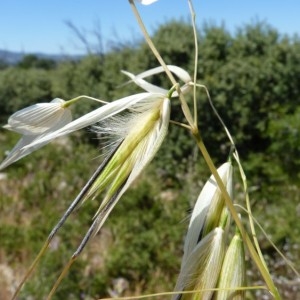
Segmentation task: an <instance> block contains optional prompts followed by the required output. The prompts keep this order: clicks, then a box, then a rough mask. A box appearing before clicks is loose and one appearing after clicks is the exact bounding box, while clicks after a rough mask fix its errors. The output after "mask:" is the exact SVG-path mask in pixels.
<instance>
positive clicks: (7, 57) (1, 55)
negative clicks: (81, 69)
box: [0, 49, 82, 65]
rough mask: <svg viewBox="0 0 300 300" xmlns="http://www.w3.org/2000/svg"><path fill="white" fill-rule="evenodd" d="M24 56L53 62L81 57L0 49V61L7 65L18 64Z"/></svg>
mask: <svg viewBox="0 0 300 300" xmlns="http://www.w3.org/2000/svg"><path fill="white" fill-rule="evenodd" d="M26 55H35V56H37V57H38V58H45V59H51V60H54V61H62V60H78V59H80V58H81V57H82V56H80V55H64V54H45V53H24V52H14V51H7V50H1V49H0V61H3V62H5V63H7V64H9V65H15V64H17V63H18V62H20V61H21V60H22V59H23V58H24V56H26Z"/></svg>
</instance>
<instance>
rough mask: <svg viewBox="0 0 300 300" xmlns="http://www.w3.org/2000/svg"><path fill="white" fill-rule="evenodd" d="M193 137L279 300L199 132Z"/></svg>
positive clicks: (247, 244)
mask: <svg viewBox="0 0 300 300" xmlns="http://www.w3.org/2000/svg"><path fill="white" fill-rule="evenodd" d="M193 136H194V138H195V140H196V143H197V145H198V147H199V149H200V151H201V153H202V155H203V158H204V159H205V161H206V163H207V166H208V168H209V169H210V171H211V173H212V174H213V176H214V177H215V179H216V182H217V184H218V186H219V189H220V190H221V192H222V194H223V196H224V198H225V202H226V205H227V207H228V209H229V211H230V213H231V215H232V217H233V219H234V221H235V223H236V226H237V227H238V229H239V231H240V233H241V235H242V238H243V241H244V242H245V243H246V246H247V248H248V251H249V253H250V256H251V257H252V259H253V261H254V263H255V264H256V266H257V268H258V269H259V271H260V273H261V275H262V277H263V278H264V280H265V283H266V285H267V286H268V289H269V292H270V293H271V294H272V296H273V297H274V299H276V300H281V296H280V294H279V292H278V290H277V288H276V286H275V285H274V282H273V280H272V278H271V276H270V274H269V271H268V269H267V268H266V267H265V265H264V264H263V263H262V262H261V260H260V257H259V256H258V254H257V252H256V250H255V248H254V246H253V243H252V242H251V240H250V237H249V235H248V234H247V232H246V230H245V228H244V226H243V224H242V222H241V220H240V218H239V216H238V214H237V212H236V210H235V207H234V205H233V203H232V201H231V199H230V196H229V194H228V192H227V190H226V188H225V186H224V184H223V181H222V179H221V177H220V176H219V174H218V171H217V169H216V167H215V165H214V163H213V161H212V159H211V157H210V155H209V153H208V151H207V149H206V147H205V145H204V143H203V140H202V139H201V137H200V135H199V132H193Z"/></svg>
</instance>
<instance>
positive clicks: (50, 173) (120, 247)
mask: <svg viewBox="0 0 300 300" xmlns="http://www.w3.org/2000/svg"><path fill="white" fill-rule="evenodd" d="M153 40H154V43H155V44H156V45H157V46H158V48H159V50H160V52H161V54H162V56H163V58H164V59H165V60H166V62H167V63H169V64H173V65H178V66H180V67H182V68H184V69H186V70H187V71H189V73H190V74H192V73H193V70H194V52H193V49H194V45H193V36H192V30H191V28H190V25H187V24H185V23H183V22H177V21H173V22H169V23H167V24H165V25H162V26H160V27H159V28H158V29H157V31H156V33H155V34H154V36H153ZM199 49H200V53H199V66H198V70H197V71H198V79H199V82H200V83H203V84H205V85H206V86H207V87H208V89H209V91H210V93H211V96H212V99H213V101H214V103H215V106H216V107H217V109H218V111H219V113H220V115H221V116H222V117H223V118H224V121H225V123H226V124H227V126H228V128H229V130H230V131H231V133H232V135H233V136H234V137H235V140H236V143H237V146H238V149H239V152H240V156H241V159H242V162H243V164H244V168H245V171H246V174H247V177H248V181H249V186H250V191H251V201H252V207H253V210H254V215H255V217H256V218H257V220H258V221H259V222H260V224H262V225H263V227H264V229H265V230H266V231H267V232H268V234H269V235H270V237H271V238H272V240H273V241H274V242H275V244H276V245H277V246H278V247H279V248H280V249H281V250H282V251H283V252H284V254H285V255H286V256H287V257H288V258H289V259H291V260H292V261H293V262H294V264H295V265H296V266H297V265H298V266H299V264H300V254H299V253H300V251H299V247H300V222H299V217H300V201H299V198H300V188H299V183H300V142H299V132H300V104H299V103H300V102H299V101H300V91H299V90H300V76H299V74H300V40H299V39H298V38H297V37H289V36H282V35H281V34H280V33H279V32H278V31H277V30H275V29H273V28H272V27H270V26H269V25H267V24H264V23H256V24H251V25H248V26H244V27H243V28H241V29H240V30H239V31H238V32H237V33H236V34H234V35H233V34H231V33H229V32H228V31H226V29H225V28H221V27H215V26H213V25H205V26H204V27H203V29H202V30H201V31H200V32H199ZM155 66H157V62H156V60H155V58H154V57H153V56H152V55H151V53H150V52H149V50H148V48H147V46H146V45H145V44H143V43H142V42H141V43H137V44H136V46H132V45H128V46H126V45H122V46H120V47H115V48H114V49H112V50H111V51H109V52H108V53H105V54H103V53H102V54H94V55H92V54H90V55H88V56H86V57H83V58H82V59H80V60H76V61H65V62H59V63H56V62H54V61H51V60H47V59H39V58H37V57H35V56H33V55H29V56H26V57H25V58H24V59H23V61H21V62H20V63H19V64H18V65H15V66H8V65H6V64H5V63H4V62H1V66H0V123H1V125H4V124H5V123H6V121H7V118H8V117H9V115H11V114H12V113H13V112H15V111H16V110H18V109H21V108H23V107H26V106H28V105H31V104H34V103H36V102H48V101H50V100H52V99H53V98H56V97H59V98H63V99H66V100H67V99H71V98H72V97H75V96H78V95H82V94H86V95H89V96H93V97H97V98H101V99H104V100H115V99H118V98H120V97H123V96H125V95H128V94H132V93H134V92H137V91H139V88H137V87H135V86H134V85H126V86H125V87H123V88H118V85H120V84H122V83H124V82H126V80H127V78H125V77H124V75H122V74H121V73H120V70H121V69H125V70H128V71H130V72H133V73H138V72H141V71H144V70H147V69H149V68H152V67H155ZM153 82H154V83H155V84H158V85H161V86H166V87H169V82H168V81H167V80H166V78H165V77H164V76H157V77H155V78H153ZM197 98H198V101H199V112H198V113H199V126H200V128H201V131H202V135H203V137H204V141H205V143H206V145H207V147H208V149H209V151H210V153H211V155H212V157H213V159H214V160H215V162H216V164H217V165H218V164H220V163H222V162H224V161H225V160H226V158H227V155H228V153H229V144H228V141H227V139H226V136H225V134H224V132H223V130H222V128H221V126H220V124H219V122H218V121H217V119H216V117H215V116H214V114H213V113H212V111H211V109H210V107H209V104H208V102H207V99H206V97H205V94H204V93H203V92H201V91H199V92H198V95H197ZM94 105H95V103H92V102H89V101H85V100H84V101H82V102H81V103H80V104H79V106H78V107H77V108H76V110H75V111H74V114H75V116H77V115H81V114H82V113H84V112H87V111H89V110H91V109H92V108H93V107H94ZM172 118H173V119H175V120H181V118H182V117H181V113H180V107H179V105H178V106H176V105H175V106H174V107H173V111H172ZM17 139H18V137H17V136H16V135H14V134H12V133H10V132H6V131H4V130H2V131H1V132H0V158H4V157H5V153H6V151H9V149H11V148H12V146H13V145H14V144H15V143H16V141H17ZM99 149H101V140H98V139H96V137H95V136H94V135H93V134H92V133H91V132H88V131H83V132H81V133H77V134H73V135H72V136H70V137H68V138H62V139H59V140H57V141H55V142H53V143H52V144H51V145H48V146H47V147H45V148H44V149H41V150H39V151H38V152H36V153H34V154H33V155H31V156H29V157H27V158H24V159H22V160H21V161H19V162H17V163H15V164H14V165H13V166H11V167H9V168H8V169H7V170H5V173H1V174H0V175H1V178H0V207H1V211H0V220H1V222H0V237H1V243H0V274H1V275H0V278H1V279H0V298H1V299H9V298H8V297H9V295H10V294H11V290H13V288H14V286H15V285H16V284H17V283H18V282H19V280H20V278H21V277H22V275H23V274H24V272H25V270H26V268H27V267H28V266H29V265H30V263H31V262H32V260H33V258H34V256H35V255H36V254H37V252H38V250H39V248H40V247H41V245H42V244H43V242H44V240H45V239H46V237H47V236H48V234H49V232H50V230H51V228H52V226H53V225H54V224H55V223H56V222H57V220H58V219H59V218H60V216H61V215H62V213H63V212H64V211H65V209H66V208H67V207H68V205H69V203H70V202H71V201H72V199H73V198H74V197H75V196H76V194H77V193H78V192H79V191H80V189H81V187H82V186H83V185H84V183H85V182H86V181H87V179H88V178H89V177H90V175H91V174H92V173H93V171H94V169H95V165H97V164H99V162H100V161H101V155H100V153H101V151H100V150H99ZM207 176H209V174H208V171H207V168H206V167H205V164H204V161H203V160H202V159H201V157H200V156H199V154H198V152H197V149H196V148H195V146H194V143H193V140H192V139H191V137H190V136H189V135H188V134H187V132H185V131H184V130H182V129H181V128H178V127H176V126H171V128H170V133H169V135H168V137H167V140H166V141H165V143H164V145H163V147H162V149H161V150H160V152H159V154H158V155H157V157H156V158H155V160H154V161H153V163H152V165H151V166H150V168H148V170H147V171H146V172H145V173H144V174H143V176H142V177H141V178H140V180H139V182H137V184H136V185H135V186H134V187H133V188H132V189H131V190H130V191H129V192H128V193H127V194H126V195H125V196H124V197H123V198H122V200H121V201H120V203H119V204H118V205H117V207H116V209H115V210H114V211H113V213H112V214H111V216H110V218H109V220H108V222H107V224H106V225H105V227H104V229H103V230H102V231H101V232H100V233H99V236H97V237H96V238H95V239H94V240H93V241H92V242H91V243H90V244H89V246H88V247H87V249H86V251H85V252H84V253H83V255H82V257H81V259H79V260H78V261H77V262H76V264H75V265H74V266H73V267H72V269H71V271H70V272H69V274H68V277H67V278H65V279H64V281H63V283H62V285H61V286H60V288H59V290H58V292H57V294H56V296H55V299H94V298H97V297H104V296H108V295H109V291H110V293H111V295H112V293H113V292H115V293H117V294H118V291H119V289H120V290H122V288H120V287H119V285H121V284H123V285H124V293H123V295H138V294H146V293H150V292H160V291H171V290H172V289H173V287H174V285H175V281H176V276H177V274H178V272H179V267H180V259H181V256H182V246H183V239H184V234H185V231H186V227H187V221H186V220H187V216H188V214H189V212H190V210H191V209H192V207H193V204H194V202H195V200H196V198H197V195H198V193H199V192H200V189H201V187H202V185H203V183H204V182H205V180H206V178H207ZM235 189H236V193H235V198H236V199H235V200H236V202H238V203H240V204H242V205H243V204H244V202H243V201H244V200H243V197H242V191H241V183H240V180H239V177H238V176H236V182H235ZM98 204H99V203H98V202H97V201H94V202H91V203H87V204H86V205H84V206H83V207H81V208H80V209H79V210H78V211H77V212H76V213H75V214H74V216H73V217H71V219H70V220H69V221H68V222H67V224H66V225H65V226H64V228H63V229H62V230H61V232H60V234H59V235H58V236H57V238H56V239H55V240H54V242H53V243H52V245H51V248H50V250H49V252H48V254H47V255H46V256H45V258H44V259H43V260H42V263H41V264H40V266H39V267H38V269H37V271H36V272H35V273H34V276H32V277H31V279H30V280H29V282H28V283H27V284H26V285H25V288H24V289H23V291H22V294H21V296H20V299H29V298H30V299H41V298H42V296H44V295H46V294H47V292H49V290H50V287H51V285H52V284H53V282H54V280H55V278H56V277H57V275H58V274H59V271H60V270H61V268H62V266H63V265H64V263H65V262H66V261H67V259H68V258H69V257H70V256H71V254H72V251H73V250H74V249H75V248H76V246H77V245H78V243H79V242H80V239H81V237H82V236H83V234H84V233H85V232H86V230H87V229H88V227H89V224H90V223H91V218H92V216H93V214H94V211H95V210H96V209H97V207H98ZM259 240H260V242H261V245H262V248H263V251H264V253H265V254H266V257H267V260H268V262H269V266H270V269H271V270H272V273H273V274H274V278H275V281H276V282H277V283H278V285H279V287H280V290H281V292H282V294H283V296H284V298H285V299H296V298H297V297H300V295H299V293H300V291H299V290H300V289H299V281H297V279H296V278H295V276H294V275H293V273H292V272H291V271H290V269H289V268H288V267H286V264H285V262H284V261H283V260H282V259H281V258H280V257H279V255H277V254H276V252H275V251H274V249H273V248H272V247H271V245H270V244H269V242H268V241H267V239H266V238H265V236H264V235H263V234H262V233H261V232H259ZM248 277H249V278H248V280H249V283H259V279H258V278H257V274H256V270H255V268H253V267H252V266H251V264H250V263H249V272H248ZM249 297H251V295H249ZM255 297H261V295H260V294H256V296H255ZM164 298H165V297H162V298H161V299H164ZM264 299H265V298H264Z"/></svg>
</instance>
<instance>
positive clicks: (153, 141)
mask: <svg viewBox="0 0 300 300" xmlns="http://www.w3.org/2000/svg"><path fill="white" fill-rule="evenodd" d="M139 2H140V3H141V4H144V5H148V4H152V3H153V2H155V1H151V0H148V1H145V0H141V1H139ZM129 4H130V5H131V8H132V10H133V13H134V15H135V17H136V19H137V21H138V24H139V26H140V28H141V30H142V32H143V35H144V37H145V39H146V41H147V43H148V46H149V47H150V49H151V50H152V52H153V55H155V57H156V58H157V60H158V62H159V66H158V67H157V68H154V69H151V70H148V71H145V72H143V73H141V74H138V75H135V74H132V73H130V72H128V71H123V73H124V74H125V75H127V76H128V77H129V79H130V80H129V82H132V83H135V84H136V85H138V86H139V87H141V88H142V89H144V91H145V92H142V93H138V94H135V95H129V96H127V97H125V98H122V99H118V100H115V101H112V102H105V101H102V100H99V99H95V98H92V97H88V96H79V97H76V98H74V99H71V100H68V101H65V100H62V99H54V100H53V101H51V102H50V103H39V104H35V105H32V106H29V107H27V108H24V109H22V110H20V111H17V112H16V113H14V114H13V115H12V116H11V117H10V118H9V120H8V124H7V125H6V126H5V128H6V129H8V130H11V131H14V132H17V133H19V134H21V135H22V137H21V139H20V140H19V141H18V143H17V144H16V145H15V147H14V148H13V149H12V150H11V151H10V153H9V154H8V155H7V156H6V158H5V159H4V161H3V162H2V163H1V165H0V169H1V170H2V169H4V168H5V167H7V166H8V165H10V164H12V163H14V162H16V161H17V160H19V159H21V158H23V157H24V156H26V155H28V154H30V153H32V152H33V151H35V150H37V149H39V148H41V147H42V146H44V145H46V144H47V143H49V142H50V141H52V140H53V139H55V138H58V137H61V136H65V135H67V134H70V133H72V132H74V131H76V130H80V129H82V128H85V127H88V126H92V127H91V128H92V130H93V131H95V132H96V133H97V134H99V135H105V136H108V137H109V142H108V144H107V147H106V148H105V149H104V153H105V155H104V160H103V162H102V163H101V165H100V166H99V167H98V168H97V169H96V171H95V172H94V174H93V175H92V177H91V178H90V179H89V181H88V182H87V183H86V185H85V186H84V187H83V189H82V190H81V191H80V192H79V194H78V196H77V197H76V198H75V200H74V201H73V202H72V203H71V205H70V206H69V208H68V209H67V210H66V212H65V213H64V214H63V216H62V217H61V219H60V220H59V221H58V223H57V224H56V225H55V227H54V228H53V230H52V231H51V233H50V234H49V236H48V238H47V240H46V242H45V244H44V246H43V247H42V249H41V250H40V252H39V254H38V255H37V257H36V259H35V260H34V261H33V263H32V265H31V266H30V268H29V270H28V271H27V273H26V275H25V277H24V278H23V280H22V281H21V282H20V284H19V286H18V287H17V288H16V290H15V294H14V296H13V299H17V297H18V295H19V293H20V292H21V288H22V286H23V285H24V284H25V282H26V281H27V279H28V278H29V276H30V275H31V273H32V272H33V271H34V269H35V267H36V266H37V264H38V262H39V260H40V259H41V257H42V256H43V254H44V253H45V251H46V250H47V248H48V247H49V245H50V243H51V241H52V240H53V238H54V237H55V235H56V234H57V232H58V231H59V229H60V228H61V227H62V226H63V225H64V223H65V221H66V220H67V219H68V217H69V216H70V215H71V214H72V212H73V211H74V210H75V209H76V208H77V207H79V206H80V205H81V204H82V203H84V202H86V201H90V200H91V199H96V200H97V201H100V205H99V208H98V210H97V211H95V213H94V215H93V216H91V219H92V225H91V226H90V228H89V230H88V231H87V233H86V235H85V236H84V237H83V238H82V241H81V243H80V245H79V247H78V248H77V249H76V250H75V252H74V254H73V255H72V257H71V258H70V260H69V261H68V262H67V264H66V265H65V267H64V269H63V270H62V272H61V274H60V276H59V277H58V278H57V281H56V282H55V283H54V285H53V288H52V290H51V291H50V292H49V294H48V296H47V299H51V298H52V296H53V294H54V293H55V291H56V289H57V288H58V286H59V285H60V283H61V280H62V279H63V277H64V276H66V274H67V271H68V270H69V268H70V267H71V265H72V264H73V263H74V261H75V260H76V259H77V258H78V257H79V256H80V254H81V253H82V251H83V250H84V248H85V246H86V245H87V244H88V242H89V241H90V239H92V238H94V237H95V235H96V233H98V232H99V231H100V230H101V228H102V227H103V224H104V222H105V221H106V219H107V218H108V216H109V214H110V213H111V211H112V210H113V208H114V206H115V205H116V204H117V202H118V201H119V199H120V198H121V197H122V195H123V194H124V193H125V192H126V191H127V190H128V189H129V188H130V186H131V185H132V183H133V182H134V181H135V180H136V178H137V177H138V176H139V175H140V174H141V172H142V171H143V170H144V169H145V168H146V167H147V166H148V165H149V163H150V162H151V160H152V159H153V158H154V156H155V155H156V153H157V151H158V150H159V148H160V146H161V145H162V143H163V141H164V139H165V137H166V135H167V133H168V127H169V126H180V127H182V130H185V131H187V133H189V134H190V135H191V137H192V138H193V139H194V140H195V143H196V145H197V146H198V148H199V150H200V153H201V154H202V156H203V158H204V160H205V162H206V164H207V167H208V168H209V170H210V172H211V174H212V175H211V177H210V178H209V179H208V180H207V182H206V184H205V185H204V187H203V189H202V191H201V192H200V195H199V197H198V199H197V201H196V204H195V207H194V209H193V212H192V215H191V218H190V222H189V226H188V231H187V235H186V238H185V243H184V254H183V258H182V263H181V269H180V271H179V276H178V280H177V283H176V286H175V288H174V291H167V292H162V293H160V294H159V296H160V297H162V296H163V295H164V296H163V297H165V298H166V299H167V298H172V299H174V300H179V299H181V300H186V299H193V300H196V299H215V300H216V299H231V300H232V299H245V298H246V291H247V290H250V289H266V290H268V292H269V294H270V295H271V296H272V297H273V298H274V299H281V296H280V294H279V292H278V290H277V288H276V286H275V284H274V282H273V280H272V277H271V275H270V274H269V271H268V267H267V265H266V263H265V261H264V259H263V255H262V253H261V250H260V247H259V243H258V241H257V239H256V238H255V237H256V234H255V226H254V223H255V221H254V218H253V216H252V214H251V207H250V201H249V196H248V193H247V181H246V177H245V174H244V172H243V168H242V165H241V163H240V159H239V156H238V151H237V149H236V147H235V144H234V141H233V138H232V137H231V135H230V133H229V131H228V130H227V128H226V126H225V124H224V123H223V121H222V119H221V117H220V116H219V115H218V113H217V111H216V110H215V108H214V106H213V103H212V100H211V99H210V95H209V92H208V90H207V89H206V87H205V86H203V85H199V84H197V83H196V82H197V78H196V74H197V72H196V71H197V65H198V61H197V58H198V48H197V44H198V42H197V35H196V27H195V12H194V9H193V6H192V3H191V1H188V5H189V9H190V12H191V19H192V22H191V23H192V26H191V30H193V31H194V38H195V72H194V75H193V77H191V76H190V75H189V74H188V73H187V72H186V71H185V70H183V69H182V68H180V67H179V66H174V65H166V64H165V62H164V60H163V58H162V57H161V56H160V54H159V52H158V51H157V49H156V47H155V45H154V44H153V42H152V40H151V38H150V37H149V35H148V32H147V30H146V28H145V27H144V25H143V22H142V19H141V17H140V15H139V12H138V10H137V8H136V4H135V3H134V1H133V0H130V1H129ZM162 72H164V73H165V74H166V76H168V78H169V80H170V88H169V90H166V89H163V88H161V87H158V86H155V85H153V84H151V83H149V82H148V81H146V80H145V78H147V77H148V76H153V75H156V74H158V73H162ZM175 78H177V79H175ZM198 88H200V89H204V91H205V92H206V95H207V98H208V101H209V102H210V104H211V107H212V109H213V111H214V113H215V114H216V118H217V119H218V120H219V121H220V122H221V123H222V125H223V128H224V130H225V131H226V134H227V136H228V139H229V141H230V143H231V149H228V161H227V162H224V163H223V164H222V165H221V166H220V167H219V168H216V167H215V165H214V163H213V161H212V159H211V157H210V155H209V153H208V151H207V149H206V147H205V145H204V142H203V140H202V138H201V134H200V131H199V129H198V118H197V94H196V89H198ZM189 93H191V94H193V103H192V105H190V104H188V103H187V101H186V99H185V97H186V95H187V94H189ZM81 99H89V100H91V101H98V102H99V105H100V107H99V108H97V109H95V110H93V111H91V112H89V113H87V114H85V115H83V116H81V117H79V118H77V119H75V120H73V118H72V112H71V107H73V106H76V103H78V101H80V100H81ZM177 101H179V102H180V104H181V108H182V114H183V116H184V117H185V120H186V122H185V123H179V122H175V121H173V120H170V112H171V110H172V105H173V103H174V102H177ZM191 106H192V107H191ZM234 165H236V166H237V167H238V169H239V170H240V174H241V177H242V182H243V183H244V192H245V199H246V201H245V205H243V204H239V205H237V204H235V203H234V199H233V192H232V190H233V187H232V174H233V166H234ZM243 207H244V208H243ZM242 216H244V217H245V216H246V218H244V217H243V222H242V221H241V220H242ZM247 220H248V222H249V228H250V231H249V232H247V230H246V229H245V227H244V225H243V224H245V223H247ZM178 221H180V220H178ZM245 252H247V253H248V255H249V257H250V258H251V260H252V261H253V262H254V264H255V265H256V267H257V269H258V270H259V272H260V274H261V277H262V279H263V282H264V284H263V285H262V286H249V285H247V278H246V262H245ZM91 280H92V279H91ZM150 296H152V297H155V295H142V296H141V297H143V298H146V297H150ZM156 296H158V295H156ZM127 299H128V298H127ZM135 299H136V298H135Z"/></svg>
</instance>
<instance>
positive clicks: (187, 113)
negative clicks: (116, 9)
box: [129, 0, 197, 127]
mask: <svg viewBox="0 0 300 300" xmlns="http://www.w3.org/2000/svg"><path fill="white" fill-rule="evenodd" d="M129 3H130V6H131V8H132V11H133V13H134V16H135V18H136V20H137V22H138V24H139V26H140V28H141V30H142V33H143V35H144V37H145V40H146V42H147V44H148V46H149V48H150V49H151V51H152V52H153V54H154V56H155V57H156V58H157V60H158V62H159V63H160V64H161V66H162V67H163V68H164V71H165V72H166V74H167V76H168V77H169V79H170V81H171V83H172V85H173V86H176V91H177V93H178V96H179V99H180V103H181V107H182V111H183V114H184V116H185V118H186V119H187V121H188V123H189V124H190V125H191V126H192V127H195V126H196V127H197V125H195V124H194V123H195V122H194V120H193V117H192V115H191V112H190V109H189V107H188V105H187V102H186V101H185V100H184V96H183V94H182V93H181V90H180V86H179V85H178V83H177V82H176V80H175V78H174V76H173V74H172V73H171V72H170V70H169V69H168V67H167V65H166V63H165V62H164V60H163V59H162V57H161V55H160V54H159V52H158V51H157V49H156V47H155V45H154V43H153V42H152V40H151V38H150V36H149V34H148V31H147V29H146V27H145V25H144V23H143V21H142V19H141V16H140V14H139V12H138V10H137V8H136V6H135V3H134V0H129Z"/></svg>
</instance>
